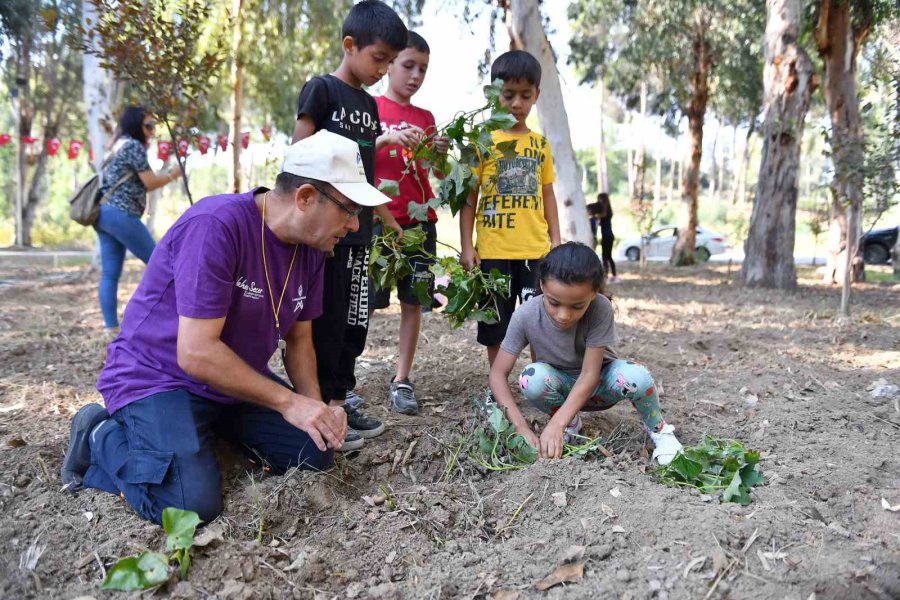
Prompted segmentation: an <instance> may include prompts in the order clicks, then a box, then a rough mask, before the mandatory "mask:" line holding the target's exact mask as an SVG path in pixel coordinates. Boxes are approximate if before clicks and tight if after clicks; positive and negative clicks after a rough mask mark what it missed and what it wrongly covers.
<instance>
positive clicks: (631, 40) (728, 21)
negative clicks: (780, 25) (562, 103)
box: [569, 0, 764, 264]
mask: <svg viewBox="0 0 900 600" xmlns="http://www.w3.org/2000/svg"><path fill="white" fill-rule="evenodd" d="M569 14H570V16H571V15H573V14H575V15H579V18H578V19H577V20H575V21H573V25H575V35H574V37H573V41H572V54H573V58H574V60H575V61H576V62H577V63H579V64H581V65H583V66H589V65H595V64H602V65H604V67H605V68H607V69H609V70H610V71H609V75H610V85H611V87H612V85H613V84H615V86H616V87H615V89H613V91H614V92H616V93H619V94H621V95H626V96H627V95H634V93H635V91H636V90H638V89H639V86H638V84H639V82H640V81H645V80H646V78H647V76H648V75H649V76H652V77H654V78H655V79H656V80H658V82H659V88H660V89H662V90H664V93H660V94H658V95H656V97H655V98H654V99H653V100H652V101H651V103H650V104H651V107H652V110H653V111H654V112H656V113H657V114H661V115H664V116H665V117H666V120H667V122H668V123H669V124H670V125H671V124H673V123H675V122H677V120H678V118H679V117H680V116H682V115H684V116H686V117H687V118H688V132H689V135H690V148H689V151H688V160H687V164H686V165H685V169H684V170H683V175H682V207H681V210H680V211H679V217H678V222H679V228H678V241H677V243H676V244H675V248H674V250H673V254H672V262H673V263H674V264H690V263H693V262H694V257H693V253H694V244H695V238H696V226H697V202H698V193H699V185H700V161H701V158H702V150H703V121H704V118H705V116H706V110H707V107H708V105H709V103H710V99H711V98H714V97H715V96H716V94H718V93H719V90H730V89H732V86H730V85H728V82H729V81H730V79H731V78H732V77H733V76H735V74H736V73H738V72H739V69H735V68H723V67H724V66H728V65H730V64H732V63H733V62H734V57H737V56H739V55H740V54H741V53H743V54H746V53H747V49H748V48H752V47H753V45H754V43H755V42H756V40H757V39H758V38H759V37H761V34H762V31H763V21H764V19H763V15H762V14H761V13H760V11H759V10H758V6H757V4H756V3H755V2H752V1H750V0H727V1H722V2H708V1H707V0H655V1H651V0H575V2H574V3H573V6H572V8H570V11H569ZM592 22H602V23H605V24H606V25H605V27H606V28H607V30H608V31H610V35H609V37H608V38H607V40H606V41H605V43H603V44H601V45H599V46H591V45H590V44H589V43H586V39H585V38H584V37H583V34H584V29H583V28H580V27H578V25H579V23H592ZM745 71H746V69H745ZM744 76H746V73H745V74H744Z"/></svg>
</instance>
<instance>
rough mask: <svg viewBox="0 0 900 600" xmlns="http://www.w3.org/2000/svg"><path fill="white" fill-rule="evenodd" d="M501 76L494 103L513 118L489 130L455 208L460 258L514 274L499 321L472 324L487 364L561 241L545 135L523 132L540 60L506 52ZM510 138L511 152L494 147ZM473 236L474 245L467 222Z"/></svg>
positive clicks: (499, 63) (496, 73)
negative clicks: (474, 186) (464, 196)
mask: <svg viewBox="0 0 900 600" xmlns="http://www.w3.org/2000/svg"><path fill="white" fill-rule="evenodd" d="M496 79H500V80H502V81H503V88H502V89H501V91H500V104H501V105H502V106H503V107H504V108H506V109H507V110H508V111H509V112H511V113H512V115H513V116H514V117H515V118H516V120H517V123H516V124H515V125H514V126H513V127H512V128H511V129H508V130H506V131H495V132H493V134H492V138H493V142H494V147H493V148H492V151H491V155H490V156H489V157H485V160H484V161H483V162H482V163H481V165H479V166H478V168H476V169H475V174H476V176H478V177H479V181H480V182H481V185H480V187H479V189H478V190H475V191H473V192H472V193H471V194H470V195H469V200H468V202H467V203H466V205H465V206H464V207H463V209H462V211H460V219H459V230H460V238H461V240H462V256H461V257H460V262H461V263H462V265H463V266H464V267H465V268H467V269H470V268H472V267H473V266H474V265H480V266H481V270H482V271H484V272H485V273H487V272H490V270H491V269H494V268H496V269H499V270H500V272H501V273H506V274H508V275H510V276H511V277H512V286H511V289H510V297H509V299H508V300H507V299H502V298H501V299H500V301H499V302H498V305H499V309H500V311H499V313H500V314H499V315H498V318H499V322H498V323H495V324H493V325H487V324H485V323H481V322H479V323H478V338H477V339H478V343H479V344H481V345H482V346H487V354H488V363H489V364H493V363H494V358H495V357H496V356H497V352H498V351H499V350H500V342H502V341H503V337H504V336H505V335H506V329H507V327H508V326H509V321H510V319H511V318H512V313H513V310H515V307H516V299H517V298H518V300H519V303H520V304H521V303H523V302H525V301H526V300H528V299H529V298H531V297H532V296H535V295H537V294H538V289H539V284H538V265H539V264H540V261H541V258H543V256H544V255H545V254H547V252H548V251H549V250H550V248H555V247H556V246H558V245H559V243H560V240H559V216H558V214H557V212H556V196H555V195H554V193H553V156H552V155H551V154H550V144H549V143H548V142H547V138H545V137H544V136H542V135H540V134H539V133H535V132H533V131H531V130H530V129H528V127H527V126H526V125H525V119H526V118H527V117H528V114H529V113H530V112H531V107H532V106H534V103H535V102H537V99H538V95H539V94H540V82H541V65H540V64H539V63H538V61H537V59H536V58H534V57H533V56H532V55H530V54H528V53H527V52H524V51H522V50H512V51H510V52H507V53H505V54H502V55H500V56H498V57H497V60H495V61H494V64H492V65H491V81H494V80H496ZM509 141H515V142H516V149H515V156H514V157H512V158H506V157H504V156H503V153H502V152H500V151H499V150H498V148H497V146H498V145H499V144H501V143H502V142H509ZM473 225H474V227H475V232H476V233H477V241H476V243H475V244H474V245H473V243H472V227H473Z"/></svg>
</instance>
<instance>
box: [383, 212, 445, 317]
mask: <svg viewBox="0 0 900 600" xmlns="http://www.w3.org/2000/svg"><path fill="white" fill-rule="evenodd" d="M418 226H421V227H422V230H423V231H425V244H424V245H423V247H424V248H425V252H427V253H428V254H430V255H431V256H435V255H436V254H437V227H436V226H435V224H434V223H432V222H430V221H429V222H425V223H416V224H414V225H404V226H403V229H404V230H406V229H412V228H413V227H418ZM409 262H410V264H411V265H412V267H413V272H412V274H410V275H407V276H406V277H404V278H403V279H401V280H400V281H398V282H397V298H399V299H400V302H403V303H404V304H412V305H414V306H421V304H422V301H421V300H419V297H418V296H416V292H415V289H414V286H415V285H416V284H417V283H419V282H425V283H427V284H428V297H429V298H431V297H432V296H434V273H432V272H431V266H432V265H433V264H434V259H433V258H431V257H429V256H422V255H421V254H415V255H410V256H409ZM369 289H370V290H372V291H371V296H370V297H371V299H372V308H375V309H378V308H387V307H388V306H389V305H390V303H391V289H390V288H385V289H383V290H376V289H375V284H374V282H372V281H371V280H370V281H369ZM428 308H431V306H430V305H428Z"/></svg>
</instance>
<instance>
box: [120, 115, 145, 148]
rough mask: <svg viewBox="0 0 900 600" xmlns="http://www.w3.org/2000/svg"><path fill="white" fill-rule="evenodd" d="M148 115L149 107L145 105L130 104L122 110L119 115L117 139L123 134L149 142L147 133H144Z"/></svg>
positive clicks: (141, 141) (142, 141)
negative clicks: (146, 107) (145, 120)
mask: <svg viewBox="0 0 900 600" xmlns="http://www.w3.org/2000/svg"><path fill="white" fill-rule="evenodd" d="M146 116H147V109H145V108H144V107H143V106H129V107H127V108H126V109H125V110H123V111H122V116H120V117H119V127H118V129H117V130H116V139H119V138H120V137H122V136H123V135H127V136H128V137H130V138H134V139H136V140H137V141H139V142H140V143H142V144H144V145H146V144H147V134H146V133H144V118H145V117H146Z"/></svg>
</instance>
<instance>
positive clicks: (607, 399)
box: [519, 360, 666, 432]
mask: <svg viewBox="0 0 900 600" xmlns="http://www.w3.org/2000/svg"><path fill="white" fill-rule="evenodd" d="M575 381H576V378H575V377H572V376H571V375H569V374H568V373H566V372H565V371H561V370H559V369H557V368H555V367H553V366H551V365H549V364H547V363H542V362H536V363H531V364H530V365H528V366H527V367H525V368H524V369H523V370H522V374H521V375H520V376H519V387H520V388H521V389H522V394H523V395H524V396H525V398H526V399H527V400H528V402H529V403H531V405H532V406H534V407H535V408H536V409H538V410H539V411H541V412H543V413H546V414H549V415H552V414H553V413H555V412H556V411H557V410H558V409H559V407H560V406H562V405H563V402H565V401H566V398H567V397H568V396H569V393H570V392H571V391H572V388H573V387H574V386H575ZM622 400H630V401H631V403H632V404H633V405H634V407H635V408H636V409H637V411H638V414H639V415H640V417H641V422H642V423H643V424H644V427H646V428H647V429H648V430H649V431H653V432H658V431H659V430H660V429H662V427H663V425H665V424H666V422H665V420H663V417H662V412H661V411H660V409H659V399H658V398H657V394H656V386H655V385H654V384H653V378H652V377H651V376H650V372H649V371H647V369H646V367H644V366H643V365H639V364H637V363H634V362H631V361H630V360H614V361H612V362H611V363H609V364H607V365H606V366H605V367H603V370H602V371H601V372H600V384H599V385H598V386H597V387H596V388H595V389H594V391H593V393H592V394H591V397H590V399H588V401H587V402H586V403H585V405H584V406H583V407H581V410H583V411H594V410H606V409H608V408H612V407H613V406H615V405H616V404H618V403H619V402H621V401H622Z"/></svg>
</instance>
